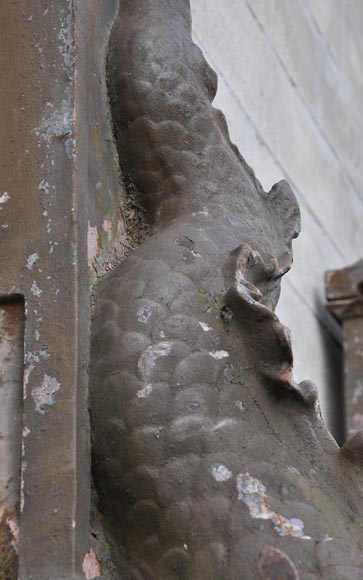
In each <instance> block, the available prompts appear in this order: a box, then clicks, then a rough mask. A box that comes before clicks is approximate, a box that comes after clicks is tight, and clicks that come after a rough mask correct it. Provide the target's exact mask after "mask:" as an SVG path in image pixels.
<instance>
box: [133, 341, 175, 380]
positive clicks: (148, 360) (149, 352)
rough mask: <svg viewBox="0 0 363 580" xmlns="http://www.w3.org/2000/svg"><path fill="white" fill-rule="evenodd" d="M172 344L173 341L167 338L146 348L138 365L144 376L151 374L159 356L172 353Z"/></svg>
mask: <svg viewBox="0 0 363 580" xmlns="http://www.w3.org/2000/svg"><path fill="white" fill-rule="evenodd" d="M172 346H173V343H172V342H169V341H167V340H165V341H162V342H158V343H157V344H152V345H151V346H149V347H148V348H147V349H146V350H144V352H143V353H142V355H141V357H140V359H139V362H138V367H139V369H140V371H141V374H142V376H143V377H144V378H146V377H147V376H148V375H149V374H150V372H151V370H152V368H153V367H154V366H155V364H156V361H157V360H158V358H161V357H164V356H168V355H169V354H170V352H171V349H172Z"/></svg>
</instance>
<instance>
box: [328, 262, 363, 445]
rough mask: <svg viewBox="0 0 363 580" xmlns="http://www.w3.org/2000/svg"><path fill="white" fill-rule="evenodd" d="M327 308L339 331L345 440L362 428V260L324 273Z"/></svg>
mask: <svg viewBox="0 0 363 580" xmlns="http://www.w3.org/2000/svg"><path fill="white" fill-rule="evenodd" d="M326 296H327V301H328V302H327V309H328V310H329V312H331V313H332V314H333V316H334V317H335V318H336V319H337V320H338V322H339V323H340V324H341V325H342V328H343V346H344V407H345V408H344V419H345V430H346V439H347V438H349V437H351V436H352V435H355V434H356V433H357V432H358V431H360V430H362V429H363V260H359V261H358V262H356V263H355V264H353V265H352V266H348V267H347V268H343V269H341V270H332V271H329V272H327V273H326Z"/></svg>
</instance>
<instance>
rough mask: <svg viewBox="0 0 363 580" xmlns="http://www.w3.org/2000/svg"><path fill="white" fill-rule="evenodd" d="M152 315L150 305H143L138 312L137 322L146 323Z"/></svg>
mask: <svg viewBox="0 0 363 580" xmlns="http://www.w3.org/2000/svg"><path fill="white" fill-rule="evenodd" d="M151 315H152V309H151V306H149V304H143V305H142V306H140V308H139V309H138V311H137V320H138V321H139V322H144V323H146V322H147V321H148V320H149V318H150V316H151Z"/></svg>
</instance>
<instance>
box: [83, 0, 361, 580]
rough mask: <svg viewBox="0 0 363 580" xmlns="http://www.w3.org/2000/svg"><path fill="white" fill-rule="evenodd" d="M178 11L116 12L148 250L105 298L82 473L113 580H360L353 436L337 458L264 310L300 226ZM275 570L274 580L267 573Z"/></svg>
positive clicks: (122, 129)
mask: <svg viewBox="0 0 363 580" xmlns="http://www.w3.org/2000/svg"><path fill="white" fill-rule="evenodd" d="M190 27H191V22H190V11H189V3H188V2H187V1H184V0H183V1H179V2H176V1H173V0H139V1H137V2H134V1H126V0H122V1H121V2H120V9H119V13H118V16H117V18H116V21H115V24H114V27H113V31H112V34H111V40H110V46H109V55H108V87H109V94H110V101H111V110H112V118H113V125H114V130H115V137H116V142H117V146H118V153H119V159H120V166H121V168H122V173H123V176H124V179H125V183H126V188H127V190H128V191H129V193H130V195H131V198H132V201H133V204H134V207H135V209H136V211H137V210H138V212H139V219H140V224H142V225H143V231H144V232H145V240H144V242H143V243H141V245H140V246H139V247H137V249H135V251H134V252H133V253H132V254H131V255H129V256H128V257H127V258H126V259H125V260H124V261H123V262H122V263H121V264H120V266H118V267H117V268H116V269H115V270H114V271H113V272H112V273H110V274H108V275H107V276H105V278H104V279H103V280H102V281H101V282H100V283H99V284H98V286H97V292H96V307H95V314H94V321H93V340H92V351H91V422H92V450H93V474H94V481H95V485H96V489H97V492H98V497H99V502H98V505H99V509H100V511H101V514H102V516H103V518H104V521H105V525H106V529H107V533H108V534H109V537H110V540H111V546H112V556H113V558H114V560H115V562H116V565H117V568H118V576H117V575H116V576H115V577H120V578H130V579H131V580H157V579H158V580H221V579H223V580H237V579H238V580H241V579H242V578H246V579H247V578H249V579H255V578H256V579H257V578H265V579H267V578H271V577H274V576H273V574H277V573H279V574H280V575H279V576H278V577H280V578H286V579H287V578H289V579H290V578H291V579H293V578H295V579H296V578H298V577H300V578H304V580H313V579H314V580H315V579H317V578H325V579H326V580H328V579H329V580H348V578H349V579H350V580H351V579H356V580H358V579H359V578H361V576H362V570H363V560H362V550H361V547H362V542H363V530H362V513H363V512H362V487H361V483H362V472H361V467H360V465H359V462H361V460H362V451H361V442H360V435H358V436H356V438H355V439H354V441H353V442H352V441H351V442H350V444H349V443H348V445H347V447H346V448H345V449H344V451H340V450H339V448H338V447H337V445H336V443H335V442H334V440H333V439H332V438H331V436H330V435H329V433H328V432H327V430H326V429H325V427H324V425H323V424H322V421H321V418H320V414H319V411H318V408H317V406H316V391H315V387H314V386H313V385H312V384H311V383H310V382H308V381H305V382H303V383H300V384H299V385H297V384H296V383H295V382H294V380H293V376H292V363H293V360H292V351H291V344H290V337H289V333H288V331H287V329H286V328H285V327H284V326H283V325H282V324H281V323H280V321H279V320H278V319H277V317H276V315H275V314H274V313H273V309H274V307H275V305H276V302H277V299H278V296H279V290H280V279H281V276H282V275H283V274H284V273H285V272H286V271H287V270H288V269H289V268H290V265H291V261H292V253H291V240H292V238H294V237H295V236H296V235H297V234H298V231H299V211H298V207H297V203H296V200H295V197H294V195H293V193H292V191H291V189H290V188H289V186H288V185H287V183H286V182H280V183H278V184H276V185H275V186H274V187H273V188H272V189H271V191H270V192H268V193H266V192H264V191H263V190H262V187H261V185H260V183H259V182H258V181H257V179H256V178H255V176H254V173H253V171H252V170H251V168H250V167H248V165H247V164H246V162H245V161H244V159H243V158H242V157H241V155H240V154H239V152H238V151H237V149H236V147H234V146H233V145H232V144H231V143H230V140H229V137H228V130H227V127H226V123H225V120H224V117H223V114H222V113H220V112H219V111H216V110H214V109H213V108H212V106H211V102H212V100H213V97H214V95H215V92H216V77H215V74H214V72H213V71H212V70H211V69H210V68H209V66H208V65H207V63H206V62H205V60H204V57H203V55H202V53H201V51H200V50H199V49H198V47H196V45H194V44H193V42H192V40H191V35H190ZM274 570H275V572H274Z"/></svg>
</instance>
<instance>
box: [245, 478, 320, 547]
mask: <svg viewBox="0 0 363 580" xmlns="http://www.w3.org/2000/svg"><path fill="white" fill-rule="evenodd" d="M236 484H237V491H238V499H240V500H242V501H243V502H244V503H245V504H246V505H247V507H248V509H249V511H250V515H251V516H252V517H253V518H256V519H260V520H271V521H272V522H273V524H274V527H275V530H276V532H277V533H278V534H279V535H280V536H293V537H294V538H300V539H302V540H311V537H310V536H305V535H304V522H303V521H302V520H300V519H298V518H291V519H288V518H285V517H284V516H282V515H280V514H278V513H276V512H274V511H272V510H271V508H270V505H269V503H268V501H267V496H266V487H265V486H264V485H263V483H262V482H261V481H259V480H258V479H255V478H254V477H251V475H250V474H249V473H239V474H238V475H237V478H236Z"/></svg>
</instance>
